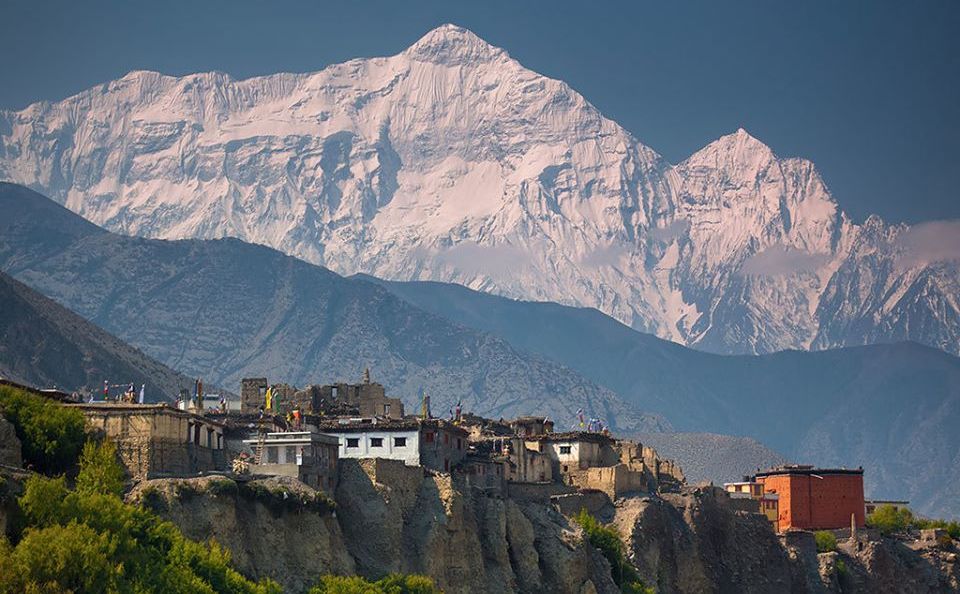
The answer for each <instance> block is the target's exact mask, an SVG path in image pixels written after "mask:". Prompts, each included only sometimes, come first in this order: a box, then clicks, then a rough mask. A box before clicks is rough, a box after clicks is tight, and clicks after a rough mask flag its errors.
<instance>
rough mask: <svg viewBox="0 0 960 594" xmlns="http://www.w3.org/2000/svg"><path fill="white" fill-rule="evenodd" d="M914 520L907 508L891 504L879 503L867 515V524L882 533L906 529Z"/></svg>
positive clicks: (887, 533) (886, 533)
mask: <svg viewBox="0 0 960 594" xmlns="http://www.w3.org/2000/svg"><path fill="white" fill-rule="evenodd" d="M915 522H916V519H915V518H914V517H913V514H912V513H911V512H910V510H909V509H906V508H898V507H896V506H893V505H881V506H880V507H878V508H877V509H875V510H874V511H873V513H871V514H869V515H868V516H867V526H869V527H871V528H876V529H878V530H879V531H880V534H883V535H889V534H893V533H894V532H901V531H903V530H906V529H907V528H910V527H911V526H913V525H914V523H915Z"/></svg>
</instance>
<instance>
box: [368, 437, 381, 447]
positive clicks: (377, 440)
mask: <svg viewBox="0 0 960 594" xmlns="http://www.w3.org/2000/svg"><path fill="white" fill-rule="evenodd" d="M370 447H371V448H382V447H383V438H382V437H371V438H370Z"/></svg>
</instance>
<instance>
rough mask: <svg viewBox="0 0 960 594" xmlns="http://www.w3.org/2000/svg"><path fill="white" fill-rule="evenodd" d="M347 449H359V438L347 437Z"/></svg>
mask: <svg viewBox="0 0 960 594" xmlns="http://www.w3.org/2000/svg"><path fill="white" fill-rule="evenodd" d="M347 447H348V448H359V447H360V438H359V437H348V438H347Z"/></svg>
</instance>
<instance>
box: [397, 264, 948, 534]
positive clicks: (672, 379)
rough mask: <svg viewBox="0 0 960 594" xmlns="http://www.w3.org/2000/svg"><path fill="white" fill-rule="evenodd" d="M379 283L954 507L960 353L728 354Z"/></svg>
mask: <svg viewBox="0 0 960 594" xmlns="http://www.w3.org/2000/svg"><path fill="white" fill-rule="evenodd" d="M378 282H381V283H382V284H383V285H384V286H386V287H388V288H389V289H390V290H391V291H393V292H394V293H396V294H397V295H399V296H401V297H403V298H404V299H407V300H408V301H409V302H410V303H412V304H415V305H417V306H418V307H421V308H423V309H426V310H428V311H431V312H433V313H435V314H436V315H439V316H444V317H447V318H449V319H451V320H454V321H455V322H458V323H461V324H463V325H465V326H469V327H471V328H476V329H479V330H484V331H487V332H491V333H493V334H495V335H497V336H500V337H502V338H504V339H505V340H507V341H508V342H510V343H511V344H512V345H514V346H515V347H516V348H518V349H523V350H526V351H529V352H533V353H538V354H540V355H542V356H544V357H548V358H551V359H554V360H556V361H558V362H560V363H563V364H565V365H567V366H568V367H570V368H571V369H574V370H576V371H578V372H580V373H581V374H583V375H584V376H586V377H587V378H589V379H591V380H593V381H594V382H597V383H599V384H601V385H604V386H606V387H608V388H610V389H612V390H614V391H615V392H617V393H619V394H620V395H621V396H623V398H624V399H625V400H627V401H628V402H631V403H634V404H635V405H636V406H640V407H642V408H643V410H652V411H656V412H660V413H662V414H663V415H664V416H666V417H667V419H668V420H669V421H670V422H671V424H672V425H673V426H674V427H676V429H677V430H678V431H684V432H704V431H708V432H711V433H722V434H728V435H744V436H750V437H752V438H754V439H756V440H758V441H759V442H761V443H762V444H763V445H764V446H767V447H769V448H772V449H773V450H775V451H777V452H781V453H782V454H783V455H785V456H787V457H788V458H790V459H792V460H796V461H801V460H803V461H810V462H813V463H819V464H829V465H839V466H844V465H846V466H859V465H860V464H862V465H863V466H864V467H865V468H867V470H868V472H867V475H866V483H867V488H868V491H869V492H870V493H871V494H872V495H874V496H877V497H903V498H908V499H911V500H913V501H914V503H915V504H916V506H917V509H921V510H925V511H930V512H934V511H936V512H938V513H947V512H949V513H951V514H954V515H958V516H960V498H957V497H956V496H955V495H956V493H960V451H958V450H960V432H958V431H956V427H958V426H960V424H958V423H960V359H958V358H957V357H954V356H952V355H949V354H947V353H944V352H943V351H938V350H936V349H932V348H929V347H924V346H921V345H918V344H915V343H898V344H890V345H882V344H881V345H872V346H866V347H854V348H845V349H834V350H828V351H816V352H802V351H786V352H782V353H775V354H772V355H763V356H721V355H712V354H708V353H703V352H699V351H694V350H691V349H688V348H685V347H682V346H680V345H677V344H674V343H670V342H666V341H663V340H660V339H658V338H656V337H653V336H650V335H645V334H641V333H638V332H636V331H634V330H632V329H630V328H628V327H627V326H624V325H623V324H620V323H619V322H617V321H616V320H613V319H612V318H609V317H607V316H605V315H603V314H601V313H600V312H598V311H596V310H593V309H583V308H573V307H566V306H561V305H556V304H553V303H535V302H527V301H515V300H512V299H506V298H503V297H497V296H493V295H489V294H486V293H480V292H477V291H472V290H470V289H466V288H464V287H461V286H458V285H450V284H443V283H424V282H412V283H396V282H386V281H378Z"/></svg>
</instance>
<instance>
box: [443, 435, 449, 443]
mask: <svg viewBox="0 0 960 594" xmlns="http://www.w3.org/2000/svg"><path fill="white" fill-rule="evenodd" d="M443 443H444V445H446V444H448V443H450V434H449V433H444V434H443Z"/></svg>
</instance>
